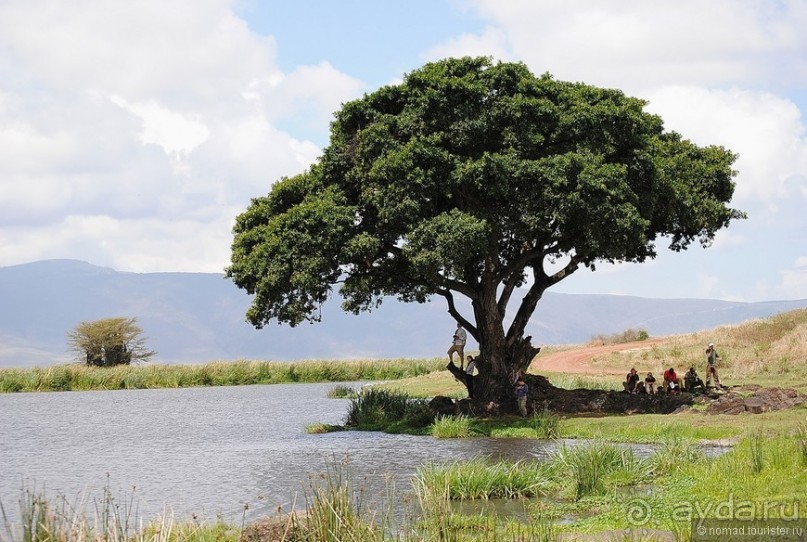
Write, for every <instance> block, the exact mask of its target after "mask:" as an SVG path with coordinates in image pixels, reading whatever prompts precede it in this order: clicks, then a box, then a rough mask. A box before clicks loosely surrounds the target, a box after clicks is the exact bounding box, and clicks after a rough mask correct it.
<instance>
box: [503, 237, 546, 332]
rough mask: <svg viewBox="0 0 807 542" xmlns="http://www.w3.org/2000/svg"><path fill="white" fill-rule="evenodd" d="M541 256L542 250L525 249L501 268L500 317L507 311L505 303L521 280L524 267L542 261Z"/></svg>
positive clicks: (508, 300)
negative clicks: (502, 286) (502, 282)
mask: <svg viewBox="0 0 807 542" xmlns="http://www.w3.org/2000/svg"><path fill="white" fill-rule="evenodd" d="M543 258H544V252H543V251H541V250H537V249H532V250H527V251H525V252H524V253H522V254H521V255H520V256H519V257H518V258H517V259H516V260H514V261H513V262H512V263H511V264H510V265H508V266H507V267H506V268H505V269H504V270H503V272H502V275H501V280H503V281H504V289H503V290H502V293H501V295H500V296H499V301H498V303H497V305H498V308H499V314H501V315H502V318H503V317H504V315H505V313H506V312H507V304H508V303H510V296H512V295H513V291H514V290H515V288H516V286H517V285H518V282H519V280H521V277H522V273H523V272H524V268H525V267H526V266H527V265H529V264H530V263H533V262H534V261H535V260H538V261H539V262H540V261H543Z"/></svg>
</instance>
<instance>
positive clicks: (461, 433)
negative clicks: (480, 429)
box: [431, 414, 476, 438]
mask: <svg viewBox="0 0 807 542" xmlns="http://www.w3.org/2000/svg"><path fill="white" fill-rule="evenodd" d="M475 433H476V430H475V429H474V427H473V420H472V419H471V418H470V417H469V416H466V415H464V414H460V415H459V416H438V417H437V418H436V419H435V420H434V423H433V424H432V426H431V435H432V436H433V437H434V438H468V437H471V436H473V435H474V434H475Z"/></svg>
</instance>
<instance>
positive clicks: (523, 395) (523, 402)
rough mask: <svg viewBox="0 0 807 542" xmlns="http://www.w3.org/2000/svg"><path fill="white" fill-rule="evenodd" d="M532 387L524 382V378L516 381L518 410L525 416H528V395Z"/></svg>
mask: <svg viewBox="0 0 807 542" xmlns="http://www.w3.org/2000/svg"><path fill="white" fill-rule="evenodd" d="M529 391H530V387H529V386H528V385H527V383H526V382H524V379H523V378H519V379H518V381H516V402H517V403H518V411H519V412H520V413H521V415H522V416H523V417H525V418H526V417H527V395H528V393H529Z"/></svg>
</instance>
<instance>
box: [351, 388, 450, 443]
mask: <svg viewBox="0 0 807 542" xmlns="http://www.w3.org/2000/svg"><path fill="white" fill-rule="evenodd" d="M433 421H434V413H433V412H432V410H431V408H429V404H428V402H427V401H426V400H424V399H413V398H411V397H409V396H408V395H407V394H405V393H402V392H399V391H395V390H388V389H382V388H378V389H377V388H372V387H371V388H366V389H364V390H362V392H361V393H360V394H359V395H358V397H356V398H355V399H351V400H350V406H349V407H348V411H347V414H346V415H345V426H347V427H351V428H355V429H363V430H371V431H375V430H385V431H389V432H395V431H396V429H398V430H417V429H423V428H426V427H428V426H429V425H431V424H432V422H433Z"/></svg>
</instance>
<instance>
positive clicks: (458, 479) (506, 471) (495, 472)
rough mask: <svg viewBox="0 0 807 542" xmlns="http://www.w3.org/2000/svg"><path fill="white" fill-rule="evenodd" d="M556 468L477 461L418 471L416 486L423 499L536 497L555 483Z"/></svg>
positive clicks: (545, 464) (534, 464)
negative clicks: (439, 496) (554, 470)
mask: <svg viewBox="0 0 807 542" xmlns="http://www.w3.org/2000/svg"><path fill="white" fill-rule="evenodd" d="M553 468H554V466H553V465H552V464H550V463H546V462H537V461H523V462H515V463H513V462H508V461H490V460H488V459H485V458H475V459H471V460H469V461H462V462H453V463H449V464H447V465H437V464H432V465H426V466H423V467H421V468H420V469H418V473H417V475H416V477H415V480H414V482H413V485H414V487H415V490H416V491H417V492H420V493H421V496H423V495H425V492H430V496H435V495H444V496H445V497H446V498H448V499H452V500H469V499H470V500H474V499H490V498H497V497H498V498H515V497H535V496H539V495H545V494H546V493H547V492H548V491H549V490H550V489H551V488H552V487H553V486H554V484H555V479H556V475H555V474H554V473H553V472H552V469H553Z"/></svg>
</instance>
